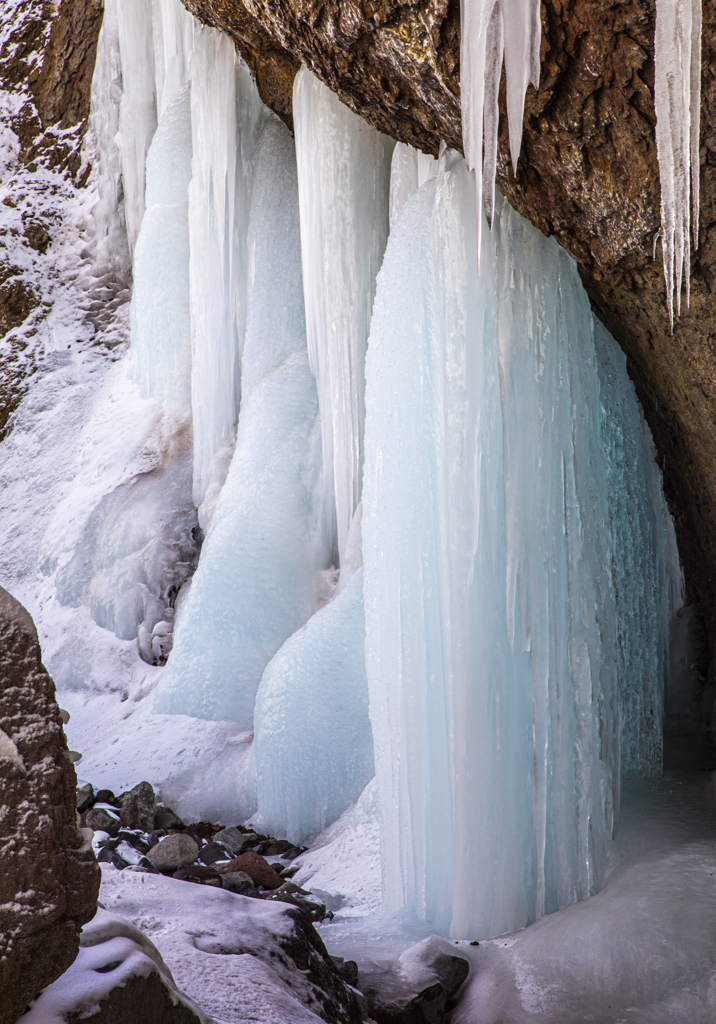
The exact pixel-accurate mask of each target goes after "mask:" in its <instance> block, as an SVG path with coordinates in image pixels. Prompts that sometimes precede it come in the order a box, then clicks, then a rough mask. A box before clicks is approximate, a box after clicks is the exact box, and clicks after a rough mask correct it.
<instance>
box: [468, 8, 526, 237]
mask: <svg viewBox="0 0 716 1024" xmlns="http://www.w3.org/2000/svg"><path fill="white" fill-rule="evenodd" d="M461 20H462V26H461V27H462V43H461V49H460V64H461V68H462V73H461V82H462V133H463V145H464V149H465V158H466V159H467V163H468V166H469V167H470V168H472V169H474V171H475V184H476V188H477V207H478V210H479V209H480V208H481V207H482V206H483V202H484V208H485V213H486V216H487V219H488V223H491V221H492V209H493V206H494V184H495V170H496V160H497V130H498V111H497V98H498V94H499V90H500V75H501V73H502V61H503V54H504V62H505V73H506V76H507V114H508V120H509V129H510V151H511V154H512V166H513V169H514V170H515V171H516V170H517V161H518V159H519V155H520V147H521V145H522V122H523V118H524V104H525V94H526V92H527V86H528V85H529V84H530V83H531V84H532V85H533V86H534V87H535V89H536V88H538V86H539V72H540V62H539V50H540V39H541V34H542V29H541V24H540V3H539V0H465V2H464V3H463V4H462V5H461ZM483 137H484V146H485V164H484V177H485V178H486V179H487V190H486V191H485V192H484V195H483V189H484V184H483V162H482V155H483ZM480 231H481V227H480V224H479V223H478V245H479V238H480Z"/></svg>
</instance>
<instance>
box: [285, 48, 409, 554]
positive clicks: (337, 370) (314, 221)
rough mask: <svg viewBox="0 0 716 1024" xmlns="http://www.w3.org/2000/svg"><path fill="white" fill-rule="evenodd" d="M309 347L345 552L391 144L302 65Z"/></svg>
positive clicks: (297, 116) (354, 500)
mask: <svg viewBox="0 0 716 1024" xmlns="http://www.w3.org/2000/svg"><path fill="white" fill-rule="evenodd" d="M293 116H294V125H295V130H296V157H297V160H298V181H299V198H300V209H301V250H302V260H303V284H304V293H305V302H306V328H307V331H308V354H309V358H310V361H311V368H312V370H313V372H314V374H315V376H316V382H317V385H318V399H319V405H320V409H321V436H322V441H323V461H324V467H325V475H326V501H327V505H328V508H329V510H330V511H331V512H333V510H335V516H336V527H335V529H336V540H337V547H338V554H339V558H340V559H341V560H342V559H343V555H344V550H345V545H346V540H347V537H348V530H349V528H350V523H351V520H352V518H353V514H354V512H355V510H356V507H357V505H358V502H359V501H360V494H361V472H362V465H363V425H364V420H365V398H364V391H365V350H366V342H367V338H368V330H369V326H370V316H371V309H372V306H373V296H374V293H375V277H376V274H377V273H378V269H379V267H380V263H381V260H382V258H383V251H384V249H385V244H386V240H387V238H388V218H389V189H390V159H391V154H392V151H393V146H394V143H393V141H392V140H391V139H388V138H386V137H385V136H384V135H381V134H380V133H379V132H377V131H375V129H373V128H371V127H369V125H367V124H366V123H365V121H363V120H362V119H361V118H360V117H358V116H357V115H356V114H354V113H353V112H352V111H350V110H349V109H348V108H347V107H345V106H344V105H343V104H342V103H341V102H340V101H339V100H338V98H337V97H336V96H335V95H334V94H333V93H332V92H331V91H330V89H328V88H326V86H324V85H323V84H322V83H321V82H320V81H319V80H318V79H317V78H315V77H314V76H313V75H312V74H311V73H310V71H308V70H307V69H306V68H302V69H301V70H300V71H299V73H298V75H297V76H296V81H295V84H294V93H293Z"/></svg>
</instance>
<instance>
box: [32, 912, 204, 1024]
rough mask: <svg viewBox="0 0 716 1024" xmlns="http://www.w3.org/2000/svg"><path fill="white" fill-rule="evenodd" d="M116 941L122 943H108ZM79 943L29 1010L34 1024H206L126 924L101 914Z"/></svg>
mask: <svg viewBox="0 0 716 1024" xmlns="http://www.w3.org/2000/svg"><path fill="white" fill-rule="evenodd" d="M119 937H121V938H122V939H123V941H122V942H121V943H118V942H116V941H112V940H113V939H117V938H119ZM81 941H82V948H81V949H80V951H79V956H78V957H77V959H76V960H75V962H74V963H73V964H72V966H71V967H70V968H69V970H68V971H67V973H66V975H65V976H64V977H63V978H62V980H61V982H59V983H57V984H54V985H50V986H49V988H47V989H45V991H44V992H43V993H42V994H41V995H40V997H39V999H38V1000H37V1002H36V1003H35V1004H34V1006H33V1010H34V1019H35V1020H37V1019H38V1017H40V1018H41V1019H43V1020H44V1019H47V1020H53V1021H54V1020H58V1019H61V1020H64V1021H65V1022H66V1024H80V1022H81V1024H85V1022H87V1021H89V1022H90V1024H130V1022H131V1024H205V1022H206V1018H205V1017H204V1015H203V1014H202V1013H201V1011H200V1010H199V1009H198V1007H197V1006H196V1005H195V1004H194V1003H193V1002H192V1001H191V1000H190V999H189V998H188V997H187V996H185V995H184V994H183V993H182V992H180V991H179V989H177V987H176V984H175V982H174V979H173V978H172V975H171V973H170V971H169V969H168V968H167V966H166V964H165V963H164V961H163V960H162V958H161V956H160V955H159V951H158V950H157V948H156V946H154V944H153V943H151V942H150V941H149V939H148V938H147V937H146V935H143V934H142V932H140V931H139V929H138V928H135V927H134V926H133V925H132V924H130V922H129V921H126V920H124V919H123V918H120V917H116V916H115V915H114V914H108V913H107V912H106V911H103V910H101V909H100V910H98V911H97V916H96V918H95V920H93V921H92V922H91V924H90V925H89V926H88V927H86V928H85V930H84V931H83V933H82V939H81ZM128 965H129V969H128ZM25 1019H26V1018H25V1017H22V1018H21V1020H22V1021H25Z"/></svg>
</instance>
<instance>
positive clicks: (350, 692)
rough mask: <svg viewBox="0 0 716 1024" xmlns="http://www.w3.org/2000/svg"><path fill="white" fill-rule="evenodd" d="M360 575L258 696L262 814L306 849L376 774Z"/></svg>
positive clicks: (292, 646) (302, 634) (275, 665)
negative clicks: (307, 842) (364, 651)
mask: <svg viewBox="0 0 716 1024" xmlns="http://www.w3.org/2000/svg"><path fill="white" fill-rule="evenodd" d="M364 645H365V618H364V615H363V570H362V569H359V570H358V571H357V572H356V573H355V575H354V576H353V577H352V579H351V580H350V582H349V583H348V584H347V586H346V588H345V589H344V590H343V591H342V592H341V593H340V594H339V595H338V596H336V597H335V598H334V599H333V600H332V601H331V602H330V603H329V604H327V605H326V606H325V607H324V608H322V609H320V611H318V612H316V614H315V615H314V616H313V617H312V618H311V619H309V620H308V622H307V623H306V625H305V626H303V628H302V629H300V630H298V632H297V633H294V634H293V636H292V637H291V638H290V639H289V640H287V641H286V643H285V644H284V645H283V647H282V648H281V649H280V650H279V651H278V653H277V654H276V655H275V656H274V657H273V659H272V660H271V661H270V662H269V664H268V665H267V667H266V669H265V671H264V674H263V676H262V678H261V684H260V686H259V689H258V693H257V695H256V713H255V725H254V730H255V732H254V736H255V739H254V755H255V758H256V775H257V796H258V815H257V816H256V818H254V819H253V822H254V824H256V826H257V827H258V828H259V829H260V830H261V831H262V832H265V833H267V834H268V835H272V836H278V837H280V838H288V839H290V840H291V841H292V842H294V843H299V844H303V843H305V842H306V841H308V840H310V839H313V838H314V837H315V836H317V835H318V834H319V833H320V832H323V830H324V829H325V828H326V826H327V825H330V824H332V823H333V822H334V821H336V819H337V818H339V817H340V815H341V814H342V813H343V811H345V809H346V808H347V807H349V806H350V805H351V804H353V803H355V801H356V800H357V799H358V797H359V795H360V794H361V793H362V791H363V790H364V788H365V786H366V785H367V783H368V782H369V781H370V780H371V779H372V778H373V776H374V774H375V763H374V760H373V733H372V731H371V725H370V718H369V717H368V682H367V680H366V676H365V657H364V653H363V650H364Z"/></svg>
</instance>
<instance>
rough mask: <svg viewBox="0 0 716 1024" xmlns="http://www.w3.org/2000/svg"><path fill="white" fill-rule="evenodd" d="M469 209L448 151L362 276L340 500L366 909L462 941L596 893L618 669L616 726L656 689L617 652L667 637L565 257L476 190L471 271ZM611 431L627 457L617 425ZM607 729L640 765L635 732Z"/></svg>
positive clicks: (656, 507)
mask: <svg viewBox="0 0 716 1024" xmlns="http://www.w3.org/2000/svg"><path fill="white" fill-rule="evenodd" d="M476 224H477V210H476V204H475V190H474V180H473V176H472V175H471V174H470V173H469V172H468V170H467V167H466V165H465V162H464V161H463V160H462V159H460V158H459V157H457V156H456V155H455V154H452V153H449V152H448V153H446V154H445V155H444V156H443V158H442V160H441V166H440V171H439V174H438V178H437V180H436V181H430V182H428V183H427V184H426V185H424V186H423V188H422V189H421V190H420V191H419V192H418V193H417V194H416V195H414V196H413V197H412V198H411V199H409V200H408V202H407V203H406V204H405V207H404V208H403V211H402V213H401V215H400V217H399V218H398V220H397V222H396V225H395V228H394V231H393V233H392V234H391V238H390V241H389V244H388V248H387V250H386V255H385V260H384V263H383V267H382V269H381V272H380V275H379V278H378V288H377V294H376V301H375V309H374V315H373V323H372V327H371V335H370V342H369V346H368V357H367V366H366V376H367V385H366V404H367V415H366V441H365V444H366V460H365V480H364V494H363V502H364V513H363V554H364V561H365V581H364V587H365V621H366V671H367V677H368V683H369V692H370V713H371V720H372V724H373V734H374V744H375V760H376V774H377V780H378V792H379V800H380V806H381V816H382V822H383V825H382V828H383V835H382V848H383V861H384V882H385V889H386V902H387V906H388V909H390V910H391V911H394V912H408V913H409V914H411V915H415V916H417V917H418V918H420V919H422V920H425V921H428V922H430V924H431V926H432V927H434V928H435V929H437V930H439V931H443V932H445V933H447V932H450V933H451V934H453V935H455V936H471V937H480V936H486V935H495V934H499V933H501V932H505V931H509V930H512V929H515V928H519V927H521V926H523V925H524V924H526V923H527V922H528V921H530V920H533V919H534V918H536V917H538V916H540V915H541V914H543V913H545V912H549V911H552V910H555V909H557V908H559V907H563V906H565V905H567V904H569V903H571V902H574V901H575V900H578V899H581V898H583V897H585V896H587V895H589V894H590V893H591V892H593V891H595V889H596V888H598V887H599V885H600V883H601V880H602V878H603V874H604V870H605V866H606V853H607V843H608V841H609V839H610V837H611V831H612V825H613V817H614V809H615V804H616V802H617V801H618V796H619V778H620V751H621V742H620V732H621V720H622V716H621V701H622V687H623V686H624V687H625V689H626V690H628V691H629V696H628V701H631V705H630V707H632V708H634V709H636V711H635V712H634V714H633V716H632V717H634V718H635V719H636V718H638V717H639V715H640V714H641V712H640V711H639V709H640V708H646V707H647V706H648V705H649V703H650V702H651V704H652V706H653V705H655V704H658V701H659V699H660V694H661V679H660V678H658V675H654V674H653V673H652V672H650V671H649V672H641V673H639V672H636V673H635V672H633V671H632V668H633V667H634V666H635V665H636V664H637V663H638V661H639V658H641V659H642V660H645V661H648V656H647V652H646V650H645V648H648V646H649V645H650V644H651V645H653V644H654V643H656V645H657V647H659V646H660V645H661V646H662V649H663V644H665V643H666V636H667V632H666V629H665V623H666V620H667V619H668V606H669V597H668V595H667V594H666V593H665V588H667V589H668V580H669V579H670V575H669V574H670V572H671V570H666V569H665V568H664V567H663V566H662V568H658V563H659V560H660V559H662V560H663V558H664V555H663V553H661V552H660V551H659V550H658V546H659V544H660V543H661V542H662V539H663V538H664V536H666V534H667V533H668V524H667V523H666V520H665V519H663V517H664V516H665V511H664V506H663V497H662V496H661V494H660V492H659V493H658V494H657V493H656V492H655V490H654V486H653V483H654V482H653V481H652V483H651V484H649V487H648V493H645V492H644V488H643V487H642V486H641V485H640V483H639V482H638V481H636V482H635V483H634V485H633V486H634V488H635V489H636V490H638V491H639V494H638V506H639V508H640V509H641V510H642V511H643V513H644V514H643V515H642V514H641V513H640V514H639V515H632V511H633V505H632V503H631V499H630V498H629V496H628V495H625V494H624V493H622V492H623V490H624V488H625V486H626V483H625V480H624V477H623V474H622V475H621V476H620V473H619V472H618V471H613V470H612V468H610V459H609V456H608V453H607V449H606V448H605V444H604V443H603V437H606V436H611V435H609V430H608V429H607V428H606V427H605V426H604V424H603V420H602V416H603V413H602V406H601V402H600V397H601V390H600V387H601V386H600V379H599V376H598V372H597V365H596V354H595V346H594V340H593V330H592V318H591V313H590V309H589V303H588V300H587V298H586V295H585V293H584V291H583V289H582V287H581V284H580V282H579V278H578V275H577V273H576V267H575V265H574V263H573V262H572V261H571V260H570V259H569V258H568V257H567V255H566V254H565V253H564V252H563V251H562V250H560V249H559V247H558V246H557V245H556V244H555V243H554V242H553V241H548V240H546V239H544V238H543V237H542V236H541V235H540V234H539V233H538V232H537V231H535V230H534V229H533V228H532V227H531V226H530V225H529V224H528V223H527V222H526V221H524V220H522V219H521V218H520V217H519V216H518V215H517V214H516V213H514V212H513V211H512V210H511V209H510V208H509V207H508V206H507V204H502V203H498V204H497V206H496V210H495V225H494V230H493V232H492V233H484V232H483V235H482V241H481V260H482V272H481V276H480V277H478V268H477V258H478V247H477V237H476V235H477V228H476ZM619 373H622V374H623V365H620V367H619ZM620 379H622V378H620ZM632 412H633V410H632ZM616 414H617V415H618V416H621V412H620V411H619V410H616ZM637 426H638V429H637ZM619 429H621V430H622V431H623V432H624V434H625V436H629V438H630V444H632V445H633V450H634V451H635V452H639V453H640V456H639V457H640V459H641V463H640V465H642V466H646V464H647V462H648V459H649V458H650V453H649V452H648V451H647V450H646V449H645V448H644V437H645V435H644V433H643V428H642V427H641V425H640V424H638V425H637V424H636V423H635V421H634V419H633V417H632V419H631V420H630V419H629V418H628V417H627V418H626V419H623V420H620V423H619ZM647 476H648V474H647ZM642 479H643V478H642ZM646 483H648V481H646ZM616 492H619V495H620V498H619V501H616V500H615V493H616ZM635 496H636V495H635ZM657 498H658V501H657ZM655 503H656V504H655ZM659 503H660V504H659ZM649 509H651V516H652V519H651V524H650V525H649V524H647V523H646V518H647V516H646V511H647V510H649ZM659 517H662V527H659V528H657V525H656V524H657V520H658V519H659ZM615 519H616V520H617V523H616V525H615ZM660 529H661V530H662V532H661V533H660V532H659V531H660ZM615 537H617V538H618V539H616V540H615ZM627 543H629V544H631V545H632V547H633V550H634V551H638V552H640V555H639V557H638V561H637V558H634V559H631V560H630V558H628V557H624V555H623V554H621V553H620V548H619V545H620V544H621V546H622V548H624V546H625V544H627ZM645 558H647V559H649V560H650V564H651V565H653V566H654V567H655V569H654V572H653V573H652V574H651V576H650V578H649V583H648V585H649V586H650V587H651V588H652V593H651V595H650V597H649V600H648V601H646V602H643V601H636V600H635V602H633V603H630V604H629V615H630V616H631V618H630V626H631V627H634V628H635V630H636V633H635V639H634V647H632V648H631V649H628V650H627V651H626V652H622V651H621V649H620V635H621V633H622V630H623V628H624V625H625V623H626V617H625V614H624V610H623V609H622V608H620V607H619V606H618V604H617V601H616V598H615V581H618V582H619V585H622V583H623V582H624V581H625V580H627V581H628V588H627V589H626V590H625V591H624V592H625V594H626V593H627V592H628V593H629V594H630V595H636V588H637V585H638V579H639V573H640V572H641V566H642V564H643V560H644V559H645ZM629 588H631V589H629ZM625 600H626V601H629V600H630V599H629V598H626V597H625ZM657 611H658V613H657ZM655 636H656V638H657V639H656V640H655ZM627 663H628V664H629V666H630V667H627V668H626V669H625V670H624V671H622V669H623V668H624V666H625V665H626V664H627ZM661 667H662V664H661V662H660V658H659V657H657V658H655V659H654V658H652V660H651V662H650V668H652V669H654V670H656V671H657V672H658V670H659V669H660V668H661ZM631 713H632V712H630V714H631ZM642 717H643V716H642ZM628 728H629V730H631V732H630V733H629V735H635V736H637V739H636V740H635V744H636V746H637V747H639V748H640V751H643V754H644V757H645V760H648V757H649V756H651V755H650V753H649V744H650V742H651V741H650V740H649V739H648V738H647V739H646V740H645V741H644V742H642V740H641V738H639V730H640V729H641V725H639V724H637V725H636V726H635V727H634V726H629V727H628ZM647 731H648V730H647ZM652 735H653V732H652ZM630 742H631V741H630ZM637 757H638V758H640V757H642V753H641V752H640V753H638V755H637ZM476 880H479V881H476Z"/></svg>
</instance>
